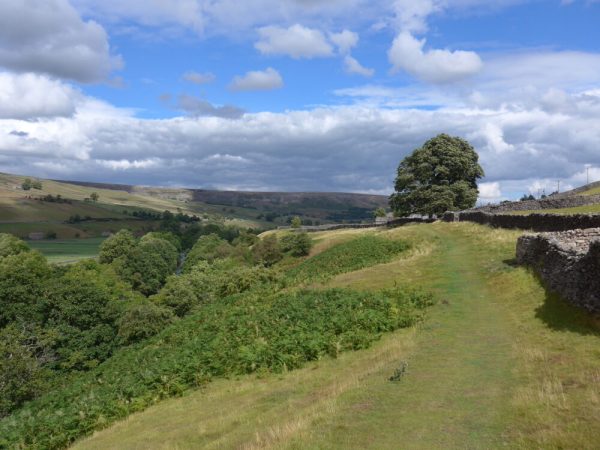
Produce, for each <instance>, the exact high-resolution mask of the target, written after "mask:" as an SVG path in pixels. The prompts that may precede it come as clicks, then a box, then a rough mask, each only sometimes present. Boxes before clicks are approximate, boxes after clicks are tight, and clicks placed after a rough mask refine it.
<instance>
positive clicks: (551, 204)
mask: <svg viewBox="0 0 600 450" xmlns="http://www.w3.org/2000/svg"><path fill="white" fill-rule="evenodd" d="M597 203H600V195H568V196H564V197H563V196H561V195H554V196H552V197H548V198H546V199H543V200H524V201H522V202H506V203H500V204H498V205H489V206H481V207H479V208H474V209H472V210H471V211H477V212H488V213H503V212H509V211H538V210H543V209H562V208H576V207H578V206H586V205H594V204H597Z"/></svg>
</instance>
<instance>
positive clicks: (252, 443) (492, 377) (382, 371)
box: [74, 223, 600, 449]
mask: <svg viewBox="0 0 600 450" xmlns="http://www.w3.org/2000/svg"><path fill="white" fill-rule="evenodd" d="M361 233H364V234H377V235H380V236H382V237H386V238H388V239H399V240H402V241H405V242H408V243H410V250H409V251H408V252H404V253H402V254H401V255H399V257H397V258H396V259H394V260H392V261H391V262H387V263H384V264H378V265H374V266H371V267H366V268H362V269H360V270H357V271H354V272H349V273H342V274H340V275H338V276H336V277H335V278H333V279H330V280H328V281H326V282H325V284H324V285H323V287H339V286H343V287H346V288H356V289H360V290H372V289H380V288H382V287H392V286H394V285H400V286H404V285H408V286H413V287H414V286H419V287H423V288H425V289H427V290H431V291H433V292H434V293H435V294H436V296H437V298H438V300H439V303H438V305H437V306H435V307H433V308H432V311H431V312H430V313H429V314H428V319H426V321H425V322H424V323H423V324H422V325H419V326H416V327H413V328H410V329H404V330H400V331H396V332H393V333H389V334H387V335H386V336H385V337H384V338H383V339H382V340H381V341H379V342H377V343H376V344H374V345H373V346H372V347H371V348H369V349H366V350H360V351H356V352H349V353H345V354H342V355H341V356H340V357H339V358H337V359H329V358H325V359H322V360H320V361H318V362H314V363H310V364H309V365H308V366H307V367H305V368H303V369H300V370H296V371H292V372H289V373H283V374H268V373H261V374H260V375H258V376H257V375H252V376H240V377H237V378H234V379H229V380H217V381H215V382H213V383H211V384H209V385H207V386H206V387H205V388H203V389H202V390H198V391H196V392H189V393H186V394H184V395H183V396H182V397H181V398H177V399H171V400H165V401H163V402H161V403H159V404H158V405H156V406H153V407H151V408H149V409H147V410H146V411H143V412H141V413H137V414H134V415H132V416H130V417H129V418H127V419H126V420H124V421H122V422H120V423H117V424H116V425H113V426H111V427H109V428H107V429H106V430H104V431H99V432H97V433H96V434H95V435H93V436H92V437H90V438H88V439H85V440H83V441H81V442H79V443H78V444H77V445H75V447H74V448H78V449H146V448H161V449H188V448H189V449H192V448H207V449H217V448H219V449H220V448H239V449H259V448H260V449H262V448H277V449H353V448H355V449H367V448H369V449H399V448H406V449H448V448H456V449H480V448H481V449H483V448H485V449H495V448H522V449H530V448H544V449H567V448H573V449H593V448H597V444H598V439H597V438H598V436H599V435H600V350H599V349H600V332H599V327H598V323H597V322H594V320H593V318H591V317H589V316H587V315H586V314H584V313H582V312H581V311H579V310H576V309H575V308H572V307H570V306H568V305H567V304H566V303H564V301H562V300H561V299H559V298H557V297H556V296H554V295H552V294H549V293H548V292H546V291H545V290H544V288H543V287H542V286H541V285H540V282H539V281H538V279H537V278H536V277H535V276H534V275H533V274H532V273H530V272H529V271H528V270H527V269H525V268H522V267H517V266H515V264H514V255H515V241H516V238H517V237H518V236H519V232H516V231H504V230H492V229H489V228H486V227H483V226H478V225H474V224H467V223H458V224H442V223H438V224H433V225H418V226H407V227H403V228H399V229H396V230H391V231H372V230H370V231H361ZM318 239H319V242H318V244H317V246H318V247H319V249H318V251H317V252H319V251H322V250H324V249H326V248H328V242H327V241H328V240H331V241H333V242H336V241H339V240H341V241H347V239H348V233H346V232H345V231H341V232H330V233H320V234H319V235H318ZM406 364H407V367H408V370H407V371H406V372H405V374H404V376H403V377H401V378H400V380H399V381H396V382H392V381H390V380H389V378H390V377H391V376H392V375H393V374H394V373H395V371H396V370H397V369H398V368H399V367H405V365H406Z"/></svg>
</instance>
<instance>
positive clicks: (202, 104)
mask: <svg viewBox="0 0 600 450" xmlns="http://www.w3.org/2000/svg"><path fill="white" fill-rule="evenodd" d="M176 107H177V109H179V110H182V111H185V112H186V113H188V114H190V115H192V116H208V117H223V118H226V119H239V118H240V117H242V116H243V115H244V110H243V109H241V108H238V107H237V106H233V105H223V106H214V105H213V104H211V103H210V102H208V101H206V100H203V99H201V98H197V97H194V96H192V95H186V94H182V95H180V96H179V97H178V98H177V105H176Z"/></svg>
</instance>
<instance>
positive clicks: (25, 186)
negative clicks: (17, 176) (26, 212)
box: [21, 178, 32, 191]
mask: <svg viewBox="0 0 600 450" xmlns="http://www.w3.org/2000/svg"><path fill="white" fill-rule="evenodd" d="M31 187H32V184H31V178H25V179H24V180H23V183H21V188H22V189H23V190H24V191H28V190H30V189H31Z"/></svg>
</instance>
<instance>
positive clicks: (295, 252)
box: [280, 232, 312, 256]
mask: <svg viewBox="0 0 600 450" xmlns="http://www.w3.org/2000/svg"><path fill="white" fill-rule="evenodd" d="M280 242H281V250H283V251H284V252H286V253H289V254H290V255H292V256H307V255H308V254H309V253H310V249H311V248H312V239H311V238H310V236H309V235H308V233H306V232H304V233H289V234H286V235H285V236H283V237H282V238H281V241H280Z"/></svg>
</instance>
